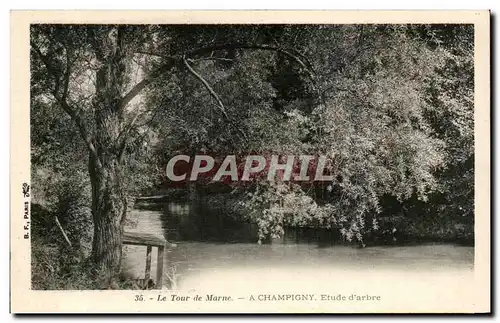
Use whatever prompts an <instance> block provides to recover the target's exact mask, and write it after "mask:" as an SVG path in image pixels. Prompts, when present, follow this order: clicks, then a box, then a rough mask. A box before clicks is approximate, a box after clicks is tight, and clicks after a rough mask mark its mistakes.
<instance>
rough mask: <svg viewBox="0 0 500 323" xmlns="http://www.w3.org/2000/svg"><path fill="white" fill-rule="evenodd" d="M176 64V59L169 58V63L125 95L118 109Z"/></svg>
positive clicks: (122, 107)
mask: <svg viewBox="0 0 500 323" xmlns="http://www.w3.org/2000/svg"><path fill="white" fill-rule="evenodd" d="M151 55H153V54H151ZM175 64H176V61H175V60H173V59H171V60H169V61H168V62H167V63H165V64H163V66H162V67H160V68H159V69H158V70H156V71H155V72H154V73H153V74H152V75H149V76H146V77H145V78H144V79H143V80H142V81H140V82H139V83H137V84H136V85H134V87H133V88H132V89H131V90H130V91H129V92H128V93H127V94H125V95H124V96H123V98H122V99H121V101H120V103H119V104H118V109H119V110H122V109H124V108H125V107H126V106H127V104H129V103H130V101H132V100H133V99H134V98H135V97H136V96H137V95H138V94H139V93H140V92H141V91H142V90H143V89H144V88H145V87H146V86H148V85H150V84H151V83H153V82H155V81H156V80H157V79H158V78H159V77H160V76H161V75H163V74H164V73H166V72H167V71H168V70H170V69H171V68H172V67H174V66H175Z"/></svg>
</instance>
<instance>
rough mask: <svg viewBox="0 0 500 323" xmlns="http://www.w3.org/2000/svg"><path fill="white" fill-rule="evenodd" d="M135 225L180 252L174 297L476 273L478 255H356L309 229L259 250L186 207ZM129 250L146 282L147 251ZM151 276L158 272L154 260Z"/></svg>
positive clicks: (173, 265) (423, 249) (152, 208)
mask: <svg viewBox="0 0 500 323" xmlns="http://www.w3.org/2000/svg"><path fill="white" fill-rule="evenodd" d="M130 218H131V220H132V222H134V223H135V225H129V226H128V228H127V230H130V231H136V232H148V233H152V234H155V235H158V236H162V235H163V236H164V237H165V238H167V239H168V240H169V241H171V242H175V243H177V247H176V248H173V249H171V250H168V252H167V257H166V260H165V261H166V263H165V264H164V268H165V275H166V276H167V279H164V288H169V289H186V290H199V289H200V288H202V286H205V287H206V286H211V287H210V288H214V285H218V284H219V285H220V286H222V287H224V286H225V288H228V286H227V285H228V282H229V280H228V279H229V278H230V277H233V278H234V279H236V281H234V282H232V283H233V284H235V288H238V289H241V286H240V285H241V284H243V283H245V282H246V283H249V284H250V282H251V284H250V286H247V287H248V288H257V287H256V286H255V284H257V285H259V286H260V288H270V284H271V285H272V284H282V283H283V282H286V281H288V282H300V281H304V279H305V278H304V273H306V272H307V273H310V274H311V276H310V277H309V278H308V279H309V280H310V281H308V282H307V284H317V283H318V277H319V276H320V275H322V274H323V275H326V276H329V275H332V273H336V275H334V276H335V277H336V278H335V279H336V281H337V283H341V281H342V279H343V278H342V277H344V276H346V275H356V273H358V274H359V276H360V277H361V276H363V277H365V276H366V275H367V273H370V272H374V271H376V272H378V273H383V272H387V271H390V272H395V275H398V273H399V274H403V273H406V274H407V275H411V274H412V273H414V274H419V273H420V274H422V273H431V274H432V273H434V274H436V273H441V272H446V273H448V274H450V275H452V276H453V275H454V274H453V273H455V274H456V275H457V276H456V277H459V276H460V277H462V276H463V275H464V273H465V275H470V273H472V271H471V269H472V268H473V262H474V248H472V247H461V246H454V245H419V246H399V247H370V248H366V249H357V248H353V247H351V246H344V245H335V246H331V244H330V245H328V246H327V247H325V245H324V244H322V243H321V242H322V241H334V240H335V237H332V236H331V233H328V232H326V233H325V232H324V231H315V232H313V233H311V231H310V230H309V231H308V230H306V229H302V230H295V231H293V230H290V231H288V233H287V234H286V235H285V237H284V239H283V240H281V241H280V242H281V243H273V244H264V245H258V244H257V243H256V230H257V228H256V227H255V226H254V225H252V224H250V223H243V222H240V221H237V220H236V219H231V218H230V217H228V216H224V215H221V214H217V213H211V212H208V211H207V210H206V208H203V206H192V205H188V204H179V203H168V204H164V205H149V206H148V205H146V206H144V205H143V206H142V208H140V209H135V210H134V211H133V212H132V213H131V214H130ZM318 246H323V247H322V248H320V247H318ZM125 248H126V258H125V264H124V267H125V270H126V271H127V272H129V273H130V274H132V275H133V276H135V277H143V276H144V266H145V254H146V247H140V246H125ZM152 268H153V269H154V268H156V252H154V253H153V257H152ZM236 273H239V274H238V275H237V274H236ZM242 273H243V274H242ZM240 274H241V275H240ZM391 275H393V274H391ZM391 275H389V276H391ZM326 276H325V277H326ZM251 277H253V278H251ZM259 277H260V278H261V279H260V281H259ZM449 277H451V276H449ZM358 278H359V277H358ZM325 279H326V278H325ZM339 279H340V281H339ZM457 279H459V278H457ZM460 279H461V278H460ZM320 280H321V279H320ZM304 283H306V282H304ZM237 286H239V287H237ZM207 288H208V287H207Z"/></svg>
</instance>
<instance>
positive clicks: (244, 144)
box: [31, 25, 467, 278]
mask: <svg viewBox="0 0 500 323" xmlns="http://www.w3.org/2000/svg"><path fill="white" fill-rule="evenodd" d="M419 28H420V27H419ZM421 30H423V32H425V30H426V29H425V28H423V29H422V28H421V29H418V28H415V27H412V26H399V25H394V26H378V25H346V26H335V25H328V26H322V25H320V26H313V25H301V26H293V25H280V26H244V25H234V26H196V25H191V26H188V25H186V26H131V25H105V26H104V25H85V26H84V25H33V26H32V28H31V69H32V80H31V89H32V91H31V94H32V98H31V99H32V111H33V107H36V106H42V105H44V106H47V105H51V106H57V107H58V108H59V109H60V110H61V111H64V112H65V114H66V116H67V118H69V119H70V120H71V123H72V125H73V126H74V129H76V130H77V132H78V134H79V136H80V139H81V140H80V142H82V146H81V147H82V150H83V151H85V153H86V154H87V155H88V174H89V178H90V183H91V186H92V216H93V222H94V237H93V245H92V254H91V257H92V260H93V262H94V263H95V264H96V265H97V267H99V268H101V269H103V270H104V271H105V273H106V276H107V277H108V278H111V277H113V275H114V274H115V273H117V272H118V271H119V268H120V260H121V237H122V233H123V225H124V220H125V217H126V213H127V192H128V190H129V188H130V186H133V185H131V184H130V183H129V178H131V177H134V176H135V177H136V176H137V174H131V169H132V168H133V167H134V165H133V164H134V163H133V158H131V156H133V155H134V154H135V153H136V152H137V151H138V150H140V149H143V148H144V147H146V146H147V145H149V144H151V143H154V142H156V147H157V148H158V149H162V150H163V151H164V152H165V153H166V154H167V155H168V154H175V153H177V152H178V151H181V150H182V149H184V150H185V149H186V148H189V149H190V152H189V153H195V152H198V151H205V152H211V153H217V154H223V155H224V154H228V153H231V154H234V153H236V154H245V153H251V152H265V153H279V154H311V155H315V154H322V155H326V156H329V157H330V159H331V160H332V165H331V166H332V169H331V171H332V172H334V173H335V175H336V176H335V179H334V180H333V181H332V182H330V183H323V184H322V185H314V186H311V187H305V186H300V185H294V184H290V183H278V182H274V183H268V182H255V183H253V184H252V185H250V186H246V187H245V188H241V189H240V191H241V194H242V195H240V198H241V201H242V203H240V204H239V205H242V206H243V207H245V208H246V209H247V210H249V212H248V213H250V216H251V217H252V218H253V220H254V221H256V222H257V223H258V224H259V227H260V229H261V238H262V237H264V236H265V235H273V234H280V233H282V231H283V226H285V225H290V224H292V225H310V224H311V223H312V224H314V225H317V226H322V227H332V226H335V227H337V228H339V229H340V230H341V232H342V233H343V234H344V236H345V237H346V238H347V239H358V240H362V235H363V232H365V231H366V230H367V227H368V226H372V227H375V228H376V227H377V220H376V214H377V213H378V212H380V203H381V199H382V198H383V197H384V196H388V195H389V196H393V197H397V198H398V199H399V200H404V199H408V198H410V197H411V196H418V197H419V198H421V199H424V200H425V199H426V198H427V195H428V193H429V192H431V191H432V190H434V189H435V188H436V178H435V173H436V170H437V169H438V168H439V167H440V166H442V165H443V163H444V160H443V159H444V158H445V155H444V153H443V151H444V149H445V147H446V144H447V142H446V141H447V140H446V139H443V137H442V136H439V135H438V134H437V133H436V131H437V130H436V129H435V127H433V126H435V125H434V124H431V123H430V122H429V120H428V114H429V111H433V110H435V109H436V107H438V105H439V102H441V101H443V98H442V97H432V93H430V90H429V88H432V85H433V84H434V85H436V83H435V82H438V85H439V86H444V85H445V83H443V79H442V78H441V79H439V78H438V77H437V76H439V75H445V74H436V73H437V72H439V70H440V69H441V70H442V69H443V68H444V66H445V63H446V57H448V56H447V55H449V52H448V51H447V50H446V48H441V47H439V46H438V47H436V46H434V47H433V46H430V45H429V42H428V41H426V40H425V39H423V37H422V35H421V34H419V32H420V33H421V32H422V31H421ZM450 73H452V71H451V70H450ZM433 80H434V81H435V82H434V83H432V81H433ZM436 80H437V81H436ZM464 89H467V87H464ZM436 102H437V103H436ZM454 102H455V101H454ZM36 115H37V116H38V117H41V116H40V114H36ZM33 116H35V115H33ZM33 116H32V117H33ZM37 122H38V120H37ZM155 129H156V131H153V130H155ZM154 135H156V136H158V135H159V136H160V138H156V140H155V141H151V139H152V137H154ZM283 207H285V208H288V209H292V210H295V211H294V212H293V214H290V216H288V217H285V216H284V214H283V212H282V209H283ZM368 222H369V223H368Z"/></svg>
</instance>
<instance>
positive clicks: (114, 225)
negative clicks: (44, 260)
mask: <svg viewBox="0 0 500 323" xmlns="http://www.w3.org/2000/svg"><path fill="white" fill-rule="evenodd" d="M89 174H90V178H91V184H92V217H93V221H94V238H93V241H92V254H91V258H92V260H93V263H94V265H95V266H96V267H97V269H98V270H100V272H101V273H102V274H104V277H105V279H106V282H107V283H108V284H109V283H110V282H111V281H112V279H113V278H114V277H115V276H116V275H117V274H118V273H119V272H120V266H121V258H122V234H123V226H124V220H125V216H126V211H127V200H126V197H125V193H124V188H123V183H122V179H121V168H120V165H119V164H118V161H117V160H116V159H115V160H113V161H111V162H108V163H105V164H103V165H102V166H101V167H99V168H98V167H96V164H95V161H94V159H93V157H90V160H89Z"/></svg>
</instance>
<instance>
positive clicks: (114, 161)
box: [30, 25, 305, 278]
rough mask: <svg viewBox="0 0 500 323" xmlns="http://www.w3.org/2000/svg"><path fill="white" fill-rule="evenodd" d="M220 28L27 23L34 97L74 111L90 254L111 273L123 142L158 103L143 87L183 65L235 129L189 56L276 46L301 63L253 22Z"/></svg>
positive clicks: (117, 250)
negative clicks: (87, 200) (144, 101)
mask: <svg viewBox="0 0 500 323" xmlns="http://www.w3.org/2000/svg"><path fill="white" fill-rule="evenodd" d="M222 32H223V36H222V37H220V36H217V32H215V33H214V31H213V30H211V31H208V32H207V31H204V29H203V28H200V27H198V28H196V27H192V28H189V27H186V28H167V27H161V26H128V25H127V26H125V25H114V26H111V25H110V26H101V25H97V26H93V25H88V26H83V25H34V26H32V28H31V39H30V44H31V68H32V80H31V83H32V84H31V87H32V91H31V92H32V105H33V104H36V102H37V101H38V102H40V101H41V102H45V103H53V104H57V105H58V106H59V107H60V108H61V110H62V111H64V112H65V113H66V114H67V115H68V116H69V117H70V118H71V120H72V122H73V124H74V125H75V127H76V128H77V129H78V133H79V135H80V137H81V139H82V140H83V144H84V145H85V149H86V150H87V152H88V173H89V177H90V182H91V186H92V216H93V222H94V237H93V244H92V260H93V262H94V263H95V264H96V265H97V267H98V268H100V269H102V270H104V271H105V273H106V276H107V277H108V278H111V277H113V275H114V274H116V273H117V272H118V271H119V268H120V261H121V238H122V233H123V226H124V220H125V217H126V211H127V197H126V190H127V187H126V183H125V178H126V174H125V173H126V171H127V169H128V166H129V165H127V158H126V154H127V149H128V146H129V145H130V144H131V142H133V141H134V138H137V137H138V138H142V136H140V134H139V131H138V129H139V128H141V126H144V125H146V124H147V123H148V122H149V121H150V119H151V118H153V117H154V116H155V115H156V113H157V111H155V109H158V107H155V106H153V107H152V108H149V107H145V106H144V105H141V104H140V98H138V96H140V94H141V92H143V91H144V90H145V89H146V88H147V87H148V86H149V85H150V84H152V83H154V82H155V81H157V80H158V79H159V78H160V77H161V76H165V75H168V74H169V72H171V71H173V70H182V73H186V74H190V75H192V76H193V77H194V78H195V79H196V81H197V82H200V84H202V85H203V86H204V88H205V89H206V90H207V93H208V94H209V96H210V97H211V98H212V99H214V101H215V109H216V110H217V113H219V115H220V118H221V122H222V123H225V124H230V125H232V126H233V127H234V128H235V129H237V127H236V126H235V125H234V124H233V123H234V121H233V120H232V118H231V116H229V115H228V113H227V111H226V108H225V106H224V104H223V103H222V101H221V99H220V98H219V96H218V95H217V93H216V92H215V91H214V90H213V88H212V87H211V86H210V84H209V83H208V82H207V81H206V80H205V79H204V78H203V76H201V75H200V74H199V73H198V72H197V71H196V70H195V68H193V67H192V64H193V63H194V60H203V59H205V58H206V59H212V57H213V56H212V55H213V53H214V52H224V53H231V52H234V51H236V50H238V49H246V50H262V51H275V52H280V53H282V54H284V55H287V56H288V57H290V58H291V59H292V60H294V61H295V62H296V63H297V64H300V65H303V66H305V64H304V62H303V61H302V60H301V58H300V55H299V54H298V53H297V52H296V51H294V50H286V49H285V48H283V47H282V46H281V45H279V44H267V43H262V42H261V41H262V40H263V38H262V37H260V36H261V33H259V30H258V29H250V30H247V31H243V32H242V31H241V30H239V28H226V29H225V30H222ZM242 36H243V37H242ZM221 39H224V42H221V41H220V40H221ZM228 40H229V42H228ZM249 40H251V41H252V42H249ZM134 101H135V102H134ZM160 108H161V107H160ZM209 109H214V107H209ZM141 129H144V127H142V128H141ZM146 129H147V127H146Z"/></svg>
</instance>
